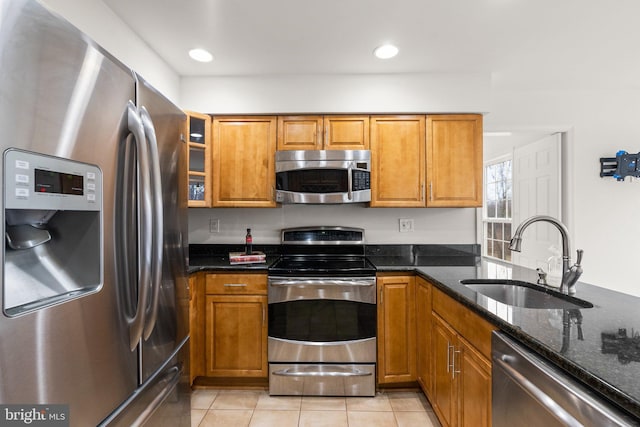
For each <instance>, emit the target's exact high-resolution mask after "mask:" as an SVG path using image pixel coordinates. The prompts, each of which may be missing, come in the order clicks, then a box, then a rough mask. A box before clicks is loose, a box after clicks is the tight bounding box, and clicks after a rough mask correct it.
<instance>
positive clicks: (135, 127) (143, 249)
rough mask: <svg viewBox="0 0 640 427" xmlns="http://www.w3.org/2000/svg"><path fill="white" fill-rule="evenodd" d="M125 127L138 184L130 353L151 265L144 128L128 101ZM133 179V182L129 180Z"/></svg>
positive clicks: (139, 330)
mask: <svg viewBox="0 0 640 427" xmlns="http://www.w3.org/2000/svg"><path fill="white" fill-rule="evenodd" d="M127 126H128V128H129V131H130V132H131V134H132V135H133V140H134V143H135V151H136V157H137V165H136V174H137V178H136V179H137V182H138V195H137V200H138V209H137V210H138V215H137V217H138V218H137V219H138V239H139V244H138V274H137V279H138V301H137V306H136V311H135V315H134V316H133V318H132V319H130V320H129V322H128V323H129V347H130V349H131V351H133V350H134V349H135V348H136V347H137V345H138V342H139V341H140V338H141V337H142V332H143V329H144V315H145V304H146V301H147V289H148V282H149V267H148V266H149V263H150V261H151V199H150V196H149V194H148V191H147V189H148V188H149V159H148V155H147V149H146V147H145V144H144V141H145V136H144V126H143V125H142V119H141V117H140V114H139V113H138V109H137V108H136V106H135V104H134V103H133V102H131V101H129V103H128V104H127ZM132 179H133V178H132Z"/></svg>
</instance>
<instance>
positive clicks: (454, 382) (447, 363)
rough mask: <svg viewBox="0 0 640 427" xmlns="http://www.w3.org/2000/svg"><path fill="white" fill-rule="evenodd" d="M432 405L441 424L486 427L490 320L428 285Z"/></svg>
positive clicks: (489, 418) (488, 399)
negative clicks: (429, 297) (430, 317)
mask: <svg viewBox="0 0 640 427" xmlns="http://www.w3.org/2000/svg"><path fill="white" fill-rule="evenodd" d="M432 304H433V311H432V348H431V350H432V351H431V354H432V357H433V362H432V363H433V365H432V366H433V389H432V391H431V403H432V405H433V410H434V412H435V413H436V415H437V416H438V418H439V419H440V422H441V423H442V425H443V426H490V425H491V359H490V357H491V332H492V331H493V330H494V329H496V328H495V327H494V326H493V325H492V324H490V323H489V322H487V321H485V320H484V319H482V318H481V317H480V316H478V315H476V314H475V313H473V312H472V311H470V310H469V309H467V308H466V307H464V306H463V305H462V304H460V303H458V302H456V301H455V300H453V299H452V298H451V297H449V296H447V295H445V294H444V293H443V292H442V291H440V290H438V289H433V299H432Z"/></svg>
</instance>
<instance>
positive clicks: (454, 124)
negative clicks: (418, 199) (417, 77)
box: [426, 114, 482, 207]
mask: <svg viewBox="0 0 640 427" xmlns="http://www.w3.org/2000/svg"><path fill="white" fill-rule="evenodd" d="M427 183H428V189H427V190H428V191H427V192H428V197H427V203H426V204H427V206H428V207H478V206H482V116H481V115H480V114H456V115H432V116H431V115H429V116H427Z"/></svg>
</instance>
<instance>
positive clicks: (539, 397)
mask: <svg viewBox="0 0 640 427" xmlns="http://www.w3.org/2000/svg"><path fill="white" fill-rule="evenodd" d="M509 358H510V357H509V356H506V355H503V356H502V357H498V358H494V359H493V363H494V364H497V366H496V367H497V368H499V369H502V371H503V372H504V373H505V374H506V375H507V376H509V377H510V378H511V379H512V380H513V381H514V382H515V383H516V384H518V385H520V386H521V387H522V388H523V389H525V390H526V391H527V392H528V393H529V395H530V396H531V397H533V398H534V399H535V400H536V401H537V402H539V403H540V404H541V405H543V406H544V407H545V408H547V409H549V411H551V412H552V413H555V415H556V416H557V417H558V418H560V419H561V420H562V421H563V422H564V423H566V425H567V426H569V427H574V426H575V427H582V426H583V424H582V423H581V422H580V421H578V420H577V419H575V418H574V417H573V416H572V415H571V414H570V413H569V412H567V411H566V410H565V409H564V408H563V407H562V406H560V405H558V404H557V403H556V402H555V401H554V400H553V399H552V398H551V397H549V395H547V394H546V393H545V392H544V391H542V390H540V389H539V388H538V387H536V385H535V384H533V383H532V382H531V381H529V380H528V379H527V378H526V377H525V376H524V375H522V374H521V373H520V372H518V371H517V370H516V369H514V368H513V367H512V366H511V365H510V364H509V363H508V361H509Z"/></svg>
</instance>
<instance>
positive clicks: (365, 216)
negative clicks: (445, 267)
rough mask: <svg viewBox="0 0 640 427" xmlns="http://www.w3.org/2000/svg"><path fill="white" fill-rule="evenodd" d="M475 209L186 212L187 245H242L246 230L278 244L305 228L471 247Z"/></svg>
mask: <svg viewBox="0 0 640 427" xmlns="http://www.w3.org/2000/svg"><path fill="white" fill-rule="evenodd" d="M475 211H476V210H475V209H471V208H466V209H418V208H414V209H411V208H406V209H398V208H392V209H380V208H366V207H364V205H361V204H356V205H336V206H333V205H324V206H322V205H319V206H307V205H283V206H281V207H279V208H275V209H257V208H251V209H232V208H228V209H227V208H225V209H221V208H219V209H196V208H192V209H189V243H238V244H241V243H244V236H245V232H246V229H247V228H251V235H252V236H253V242H254V244H256V245H260V244H278V243H280V235H279V231H280V230H281V229H282V228H287V227H302V226H307V225H340V226H345V227H361V228H364V229H365V237H366V240H367V242H368V243H371V244H385V243H451V244H454V243H475V236H476V228H475ZM400 218H412V219H414V231H413V232H408V233H400V232H399V227H398V226H399V224H398V219H400ZM210 219H219V220H220V232H219V233H210V232H209V220H210Z"/></svg>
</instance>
